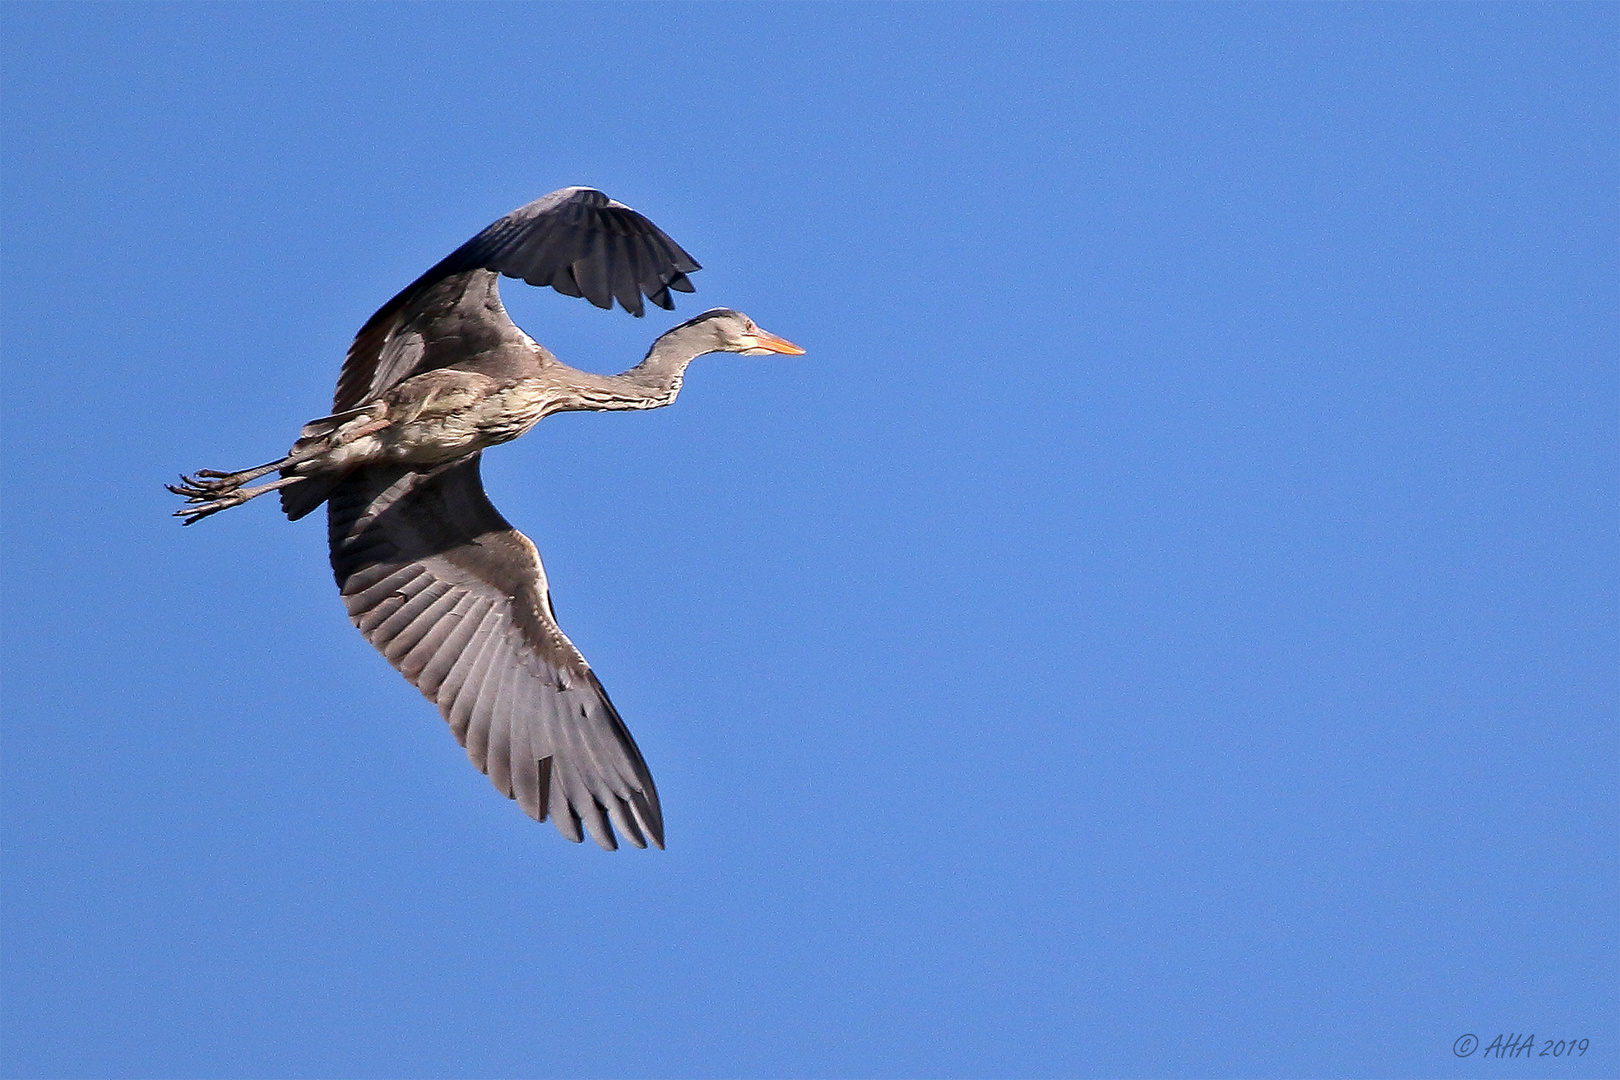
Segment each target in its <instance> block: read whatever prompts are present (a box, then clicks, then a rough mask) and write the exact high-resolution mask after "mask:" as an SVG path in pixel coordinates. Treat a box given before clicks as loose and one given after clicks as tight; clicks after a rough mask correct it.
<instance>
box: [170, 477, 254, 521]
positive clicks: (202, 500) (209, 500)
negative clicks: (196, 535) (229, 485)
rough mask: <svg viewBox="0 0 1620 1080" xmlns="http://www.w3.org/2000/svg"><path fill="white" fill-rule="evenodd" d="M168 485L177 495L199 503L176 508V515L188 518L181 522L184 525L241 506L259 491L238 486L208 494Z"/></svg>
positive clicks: (189, 501)
mask: <svg viewBox="0 0 1620 1080" xmlns="http://www.w3.org/2000/svg"><path fill="white" fill-rule="evenodd" d="M167 487H168V489H169V490H170V491H172V492H174V493H175V494H176V495H185V496H186V502H188V503H196V504H198V505H195V506H187V507H185V508H184V509H181V510H176V511H175V512H174V516H175V517H177V518H185V519H186V520H185V521H183V522H181V524H182V525H194V524H196V523H197V522H199V521H201V520H202V519H203V518H205V517H208V516H210V515H212V514H217V513H219V512H220V511H221V510H229V509H230V508H231V507H233V506H241V505H242V504H243V503H245V502H247V501H248V500H249V499H251V498H253V496H254V495H255V494H258V493H257V492H253V491H252V490H251V489H247V490H244V489H242V488H240V487H238V488H235V489H233V490H229V491H226V492H225V493H223V494H220V495H217V496H208V495H206V494H203V493H201V492H197V493H193V491H191V490H185V489H182V488H179V487H176V486H175V485H173V484H169V485H167Z"/></svg>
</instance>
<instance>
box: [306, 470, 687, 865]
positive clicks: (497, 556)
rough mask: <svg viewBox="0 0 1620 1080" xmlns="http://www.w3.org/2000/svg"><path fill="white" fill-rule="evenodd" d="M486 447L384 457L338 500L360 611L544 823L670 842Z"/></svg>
mask: <svg viewBox="0 0 1620 1080" xmlns="http://www.w3.org/2000/svg"><path fill="white" fill-rule="evenodd" d="M478 465H479V457H478V455H477V454H473V455H471V456H469V457H466V458H462V459H461V460H459V461H456V462H452V463H451V464H448V465H443V466H439V467H438V468H436V469H431V470H428V471H420V472H419V471H415V470H412V469H409V468H406V467H404V466H376V467H370V468H363V469H360V470H357V471H355V472H353V473H351V474H349V476H347V477H345V478H344V479H343V481H342V482H341V483H340V484H339V485H338V487H337V490H336V491H334V493H333V495H332V497H331V500H330V502H328V504H327V519H328V528H329V535H330V540H331V548H332V571H333V573H334V575H335V576H336V578H337V583H338V589H339V591H340V592H341V593H342V594H343V600H344V603H345V605H347V607H348V610H349V617H350V619H352V620H353V621H354V624H355V626H357V627H358V628H359V629H360V632H361V633H362V634H364V635H365V637H366V640H367V641H369V642H371V643H372V645H374V646H376V648H377V649H378V651H379V652H381V653H382V654H383V655H384V656H385V657H387V659H388V662H389V663H391V664H393V665H394V667H396V668H398V669H399V671H400V673H401V674H403V675H404V676H405V677H406V678H407V679H409V680H410V682H411V684H412V685H414V686H415V687H416V688H417V689H419V690H421V691H422V693H423V694H425V695H426V696H427V698H428V699H429V700H430V701H432V702H434V703H435V704H436V705H438V707H439V711H440V713H442V714H443V716H444V718H445V720H446V721H448V722H449V724H450V728H451V730H452V731H453V732H454V733H455V735H456V738H457V739H458V740H459V741H460V742H461V744H462V745H463V746H465V747H466V748H467V754H468V757H470V758H471V759H472V762H473V764H474V765H476V766H478V768H479V769H480V770H481V771H483V772H484V773H486V774H487V775H488V776H489V778H490V780H491V781H492V782H493V783H494V784H495V786H496V788H497V789H499V790H500V791H501V793H502V794H504V795H506V796H507V797H508V798H514V799H516V800H518V802H519V804H520V805H521V806H522V807H523V810H524V812H525V813H527V814H528V815H529V816H530V817H532V818H534V819H535V820H536V821H544V820H546V818H547V817H550V818H551V820H552V821H553V823H554V824H555V825H556V826H557V828H558V829H559V830H560V831H561V832H562V834H563V835H564V836H566V837H568V838H569V839H570V840H574V841H576V842H577V841H579V840H580V839H581V838H582V832H581V825H582V824H583V826H584V829H586V830H588V831H589V832H590V834H591V836H592V837H593V838H594V839H595V840H596V842H597V843H598V844H600V845H601V846H602V847H604V848H607V849H609V850H612V849H613V848H615V847H617V846H618V841H617V839H616V838H615V834H614V826H617V827H618V833H619V834H620V835H622V836H623V837H624V839H626V840H627V841H629V842H630V843H632V844H634V845H635V846H636V847H645V846H647V843H648V841H649V840H650V841H651V842H652V843H654V844H657V845H658V846H659V847H663V846H664V823H663V814H662V812H661V810H660V809H659V804H658V792H657V790H656V789H655V788H654V787H653V781H652V776H651V774H650V773H648V771H647V765H646V763H645V762H644V761H643V760H642V757H641V751H639V750H638V749H637V748H636V744H635V740H633V739H632V738H631V737H630V732H629V731H628V730H627V729H626V728H625V726H624V722H623V721H622V720H621V719H619V714H618V712H617V711H616V710H615V709H614V707H613V703H612V702H611V701H610V700H608V696H607V693H606V691H604V690H603V689H602V684H601V683H600V682H598V681H597V678H596V675H595V674H594V673H593V672H592V671H591V669H590V665H588V664H586V662H585V659H584V657H582V656H581V655H580V654H579V650H578V649H576V648H574V645H573V643H572V642H570V641H569V640H568V638H567V637H566V636H564V634H563V632H562V631H561V630H560V629H559V628H558V626H557V623H556V621H555V620H554V619H553V617H552V614H551V600H550V595H549V592H548V590H547V587H546V576H545V570H544V568H543V567H542V566H541V564H540V557H539V554H538V553H537V552H536V551H535V548H534V545H533V544H532V543H530V542H529V539H528V538H527V537H526V536H524V535H523V534H522V533H520V532H518V531H517V530H516V529H514V528H512V526H511V525H509V524H508V523H507V522H506V520H505V519H504V518H503V517H501V515H500V514H499V513H498V512H497V511H496V510H495V508H494V506H492V505H491V504H490V502H489V499H488V497H487V496H485V494H484V487H483V483H482V481H481V479H480V477H479V472H478Z"/></svg>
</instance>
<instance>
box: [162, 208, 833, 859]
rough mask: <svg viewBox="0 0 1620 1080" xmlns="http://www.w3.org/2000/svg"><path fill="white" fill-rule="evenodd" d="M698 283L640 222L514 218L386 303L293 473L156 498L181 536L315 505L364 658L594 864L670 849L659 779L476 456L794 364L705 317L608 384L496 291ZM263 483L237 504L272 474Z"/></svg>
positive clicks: (629, 217) (741, 326) (632, 306)
mask: <svg viewBox="0 0 1620 1080" xmlns="http://www.w3.org/2000/svg"><path fill="white" fill-rule="evenodd" d="M697 269H699V266H698V264H697V262H696V261H695V260H693V259H692V257H691V256H690V255H688V254H687V253H686V252H685V251H684V250H682V248H681V247H680V246H679V245H677V244H676V243H675V242H674V241H673V240H671V239H670V238H669V237H668V236H667V235H665V234H664V232H663V231H662V230H661V229H659V228H658V227H657V226H656V225H654V224H653V223H652V222H651V221H649V220H647V219H646V218H645V217H643V216H642V215H641V214H639V213H637V212H636V211H634V210H632V209H630V208H629V207H628V206H625V205H624V204H622V203H618V202H615V201H613V200H612V199H609V198H608V197H607V196H606V195H603V194H602V193H601V192H599V191H596V190H594V189H591V188H584V187H573V188H564V189H562V190H561V191H555V192H553V193H551V194H550V195H546V196H544V197H542V198H540V199H537V200H535V201H534V202H532V203H529V204H528V205H527V206H523V207H520V208H519V209H517V210H514V211H512V212H511V213H510V214H507V215H506V216H505V217H503V218H501V219H500V220H499V221H496V222H495V223H494V224H492V225H490V226H489V227H488V228H486V229H484V230H483V231H482V232H480V233H479V234H478V235H477V236H474V237H473V238H472V239H471V240H468V241H467V242H466V243H465V244H463V245H461V247H459V248H457V249H456V250H455V251H454V252H452V253H451V254H450V255H448V256H446V257H445V258H444V259H443V260H441V261H440V262H439V263H438V264H437V265H435V266H434V267H433V268H432V269H430V270H428V271H427V273H425V274H423V275H422V276H421V277H419V278H417V279H416V280H415V281H414V282H412V283H411V284H410V285H409V286H407V287H406V288H405V289H404V291H402V292H401V293H400V294H399V295H397V296H395V297H394V298H393V299H392V300H390V301H388V303H386V304H384V305H383V306H382V307H381V308H380V309H379V310H378V311H377V313H376V314H375V315H373V316H372V317H371V318H370V319H369V320H367V322H366V324H365V325H364V326H363V327H362V328H361V329H360V332H359V334H358V335H357V336H356V337H355V339H354V344H353V345H351V346H350V348H349V352H348V356H347V358H346V359H345V360H344V363H343V370H342V373H341V374H340V375H339V377H338V383H337V390H336V392H335V394H334V395H333V400H332V414H331V415H330V416H323V417H321V418H319V419H316V420H311V421H310V422H309V423H307V424H305V425H304V427H303V429H302V430H301V431H300V433H299V437H298V440H297V441H296V442H295V443H294V444H293V446H292V449H291V450H290V451H288V453H287V455H286V456H285V457H282V458H279V459H277V460H275V461H272V462H269V463H268V464H265V465H260V466H258V467H257V468H252V469H244V470H241V471H238V472H219V471H215V470H208V469H205V470H202V471H200V472H198V473H196V474H194V475H191V476H183V477H181V480H180V483H179V484H171V485H168V487H169V490H170V491H173V492H174V493H175V494H177V495H181V496H183V497H184V498H185V499H186V502H187V506H185V507H184V508H182V509H180V510H178V511H176V516H178V517H183V518H185V523H186V524H188V525H189V524H192V523H194V522H196V521H198V520H200V519H202V518H204V517H207V516H209V515H211V514H216V513H218V512H220V511H221V510H226V509H229V508H231V507H233V506H238V505H241V504H242V503H245V502H247V501H248V500H249V499H252V498H255V497H256V496H258V495H262V494H265V493H266V492H269V491H279V492H280V498H281V505H282V509H283V510H284V511H285V513H286V515H287V517H288V518H290V519H293V520H297V519H298V518H301V517H303V516H304V515H305V514H308V513H309V512H311V511H312V510H314V509H315V508H316V507H318V506H320V505H321V504H323V503H324V504H325V505H326V508H327V529H328V540H329V544H330V550H331V560H332V571H333V574H334V576H335V577H336V579H337V584H338V590H339V592H340V593H341V594H342V597H343V600H344V603H345V605H346V606H347V608H348V612H349V617H350V619H351V620H352V621H353V622H354V624H355V626H357V627H358V628H359V630H360V632H361V633H362V634H363V635H365V637H366V640H367V641H369V642H371V644H372V645H374V646H375V647H376V648H377V649H378V650H379V651H380V652H381V653H382V654H383V655H384V656H385V657H387V658H388V661H389V662H390V663H391V664H393V665H394V667H395V668H397V669H398V670H399V672H400V674H402V675H404V676H405V678H406V679H408V680H410V682H411V683H412V685H414V686H415V687H416V688H417V689H418V690H420V691H421V692H422V693H423V694H424V695H426V696H427V698H428V699H429V700H430V701H432V702H433V703H434V704H436V705H437V706H438V707H439V711H440V713H441V714H443V716H444V718H445V720H446V721H448V722H449V725H450V729H451V730H452V731H453V732H454V733H455V736H456V738H457V739H458V740H459V741H460V742H461V743H462V745H463V746H465V747H466V750H467V755H468V757H470V758H471V759H472V762H473V764H474V765H476V766H478V768H479V769H480V770H481V771H483V772H484V773H486V774H487V775H488V776H489V778H490V780H491V781H492V782H493V783H494V785H495V787H496V788H497V789H498V790H500V791H501V792H502V793H503V794H505V795H506V796H507V797H508V798H512V799H515V800H516V801H517V802H518V804H519V805H520V806H521V807H522V808H523V810H524V812H525V813H527V814H528V815H529V816H530V817H531V818H534V819H535V820H536V821H544V820H546V819H547V818H548V817H549V818H550V819H551V820H552V821H553V823H554V824H555V825H556V827H557V829H558V830H559V831H560V832H562V834H563V835H564V836H566V837H567V838H568V839H570V840H573V841H575V842H576V843H577V842H579V841H580V840H581V839H582V838H583V833H584V832H585V831H589V832H590V834H591V836H592V838H593V839H595V841H596V842H597V843H598V844H599V845H601V846H602V847H603V848H606V849H608V850H612V849H614V848H616V847H617V846H618V842H617V839H616V837H615V829H616V830H617V832H618V834H619V835H622V836H623V837H624V838H625V839H626V840H628V841H629V842H630V843H632V844H634V845H635V846H636V847H646V846H647V843H648V842H649V841H650V842H652V843H654V844H656V845H658V846H659V847H663V846H664V824H663V812H662V810H661V809H660V807H659V802H658V793H657V790H656V789H655V788H654V786H653V780H652V776H651V774H650V773H649V772H648V770H647V766H646V763H645V762H644V761H643V760H642V757H641V752H640V751H639V750H638V749H637V748H636V744H635V740H634V739H632V738H631V737H630V732H629V731H628V729H626V727H625V725H624V722H623V720H621V719H620V718H619V714H618V711H617V710H616V709H614V707H613V703H612V702H611V701H610V700H609V699H608V695H607V693H606V691H604V690H603V689H602V684H601V683H600V682H599V681H598V680H597V678H596V675H595V674H594V673H593V672H592V671H591V668H590V665H589V664H587V663H586V662H585V658H584V657H583V656H581V655H580V652H579V650H578V649H576V648H575V647H574V645H573V643H572V642H570V641H569V640H568V638H567V637H566V636H565V635H564V634H563V632H562V630H561V629H560V628H559V627H558V625H557V620H556V615H555V613H554V612H553V610H552V607H551V599H550V594H549V592H548V589H547V585H546V574H545V570H544V568H543V567H542V566H541V563H540V556H539V553H538V552H537V551H536V550H535V547H534V544H533V543H531V542H530V541H529V538H528V537H526V536H524V535H523V534H522V533H521V532H519V531H518V530H516V529H515V528H513V527H512V526H511V525H510V524H509V523H508V522H507V521H506V519H505V518H503V517H502V516H501V515H500V513H499V512H498V511H497V510H496V509H495V507H494V506H493V505H492V504H491V503H490V501H489V498H488V497H487V496H486V495H485V493H484V487H483V482H482V480H481V479H480V477H479V460H480V456H481V454H482V452H483V451H484V449H485V448H486V447H490V446H494V445H497V444H499V443H503V442H508V441H510V440H512V439H515V438H517V437H518V436H519V435H521V434H523V433H524V432H525V431H528V430H529V429H530V428H531V427H533V426H534V425H535V424H536V423H538V422H539V421H540V420H541V419H542V418H544V417H546V416H548V415H550V414H552V413H556V412H563V411H568V410H580V409H600V410H606V409H654V408H658V407H660V406H663V405H668V404H670V403H671V402H672V401H674V400H675V396H676V395H677V394H678V393H679V392H680V389H681V380H682V378H683V376H684V374H685V372H686V367H687V365H688V364H690V363H691V362H692V361H693V360H694V359H696V358H697V357H699V356H702V355H704V354H705V353H711V352H733V353H741V354H743V355H750V356H752V355H767V354H772V353H777V354H784V355H798V354H801V353H803V352H804V350H803V349H801V348H799V347H798V346H797V345H794V344H793V343H792V342H790V341H787V340H785V339H783V338H780V337H777V336H776V335H774V334H771V333H767V332H766V331H764V330H762V329H760V328H759V327H758V326H757V325H755V323H754V321H753V320H752V319H750V318H749V317H748V316H746V315H744V314H742V313H741V312H738V311H730V310H727V309H723V308H719V309H715V310H712V311H706V312H704V313H703V314H701V315H699V316H697V317H696V318H694V319H690V320H688V321H686V322H684V323H682V324H680V325H679V326H677V327H675V328H674V329H672V330H670V331H668V332H667V333H665V334H663V335H662V336H660V337H659V338H658V339H657V340H656V341H654V342H653V345H652V347H651V348H650V349H649V350H648V351H647V355H646V358H645V359H644V360H642V361H641V363H639V364H637V365H636V366H635V367H633V368H630V369H629V370H628V371H625V372H623V373H621V374H618V375H596V374H592V373H590V372H587V371H580V370H577V369H575V368H572V367H569V366H568V365H566V364H564V363H562V362H561V361H560V360H558V359H557V358H556V357H555V356H553V355H552V354H551V352H549V351H548V350H547V349H546V348H545V347H544V346H542V345H540V344H538V343H537V342H535V341H534V340H533V339H532V338H530V337H529V336H528V335H527V334H525V333H524V332H523V331H522V330H520V329H518V327H517V326H516V325H515V324H514V323H513V322H512V320H511V319H510V318H509V317H508V316H507V314H506V309H505V308H504V307H503V306H502V304H501V298H500V291H499V288H498V281H499V278H500V276H501V275H503V274H504V275H506V276H508V277H517V278H522V279H523V280H525V281H527V282H529V283H530V284H532V285H549V286H551V287H552V288H554V289H556V290H557V291H558V292H560V293H563V294H565V295H567V296H583V297H584V298H586V299H588V300H590V301H591V303H593V304H595V305H596V306H597V307H600V308H608V309H611V308H612V306H613V303H614V301H615V300H617V301H618V303H619V305H620V306H621V307H622V308H624V310H626V311H628V312H630V313H631V314H632V315H635V316H638V317H639V316H641V315H642V314H643V310H644V309H643V305H642V298H643V297H646V299H648V300H650V301H652V302H653V303H654V304H657V305H658V306H660V307H662V308H666V309H673V307H674V302H673V300H672V298H671V296H670V292H671V291H672V290H673V291H676V292H691V291H692V285H691V283H690V281H689V280H688V279H687V275H688V274H689V273H691V272H693V271H694V270H697ZM272 473H274V474H276V477H277V478H276V479H274V480H272V481H269V482H267V483H263V484H258V485H256V486H249V485H250V483H251V481H254V480H257V479H259V478H261V477H264V476H268V475H270V474H272Z"/></svg>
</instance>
